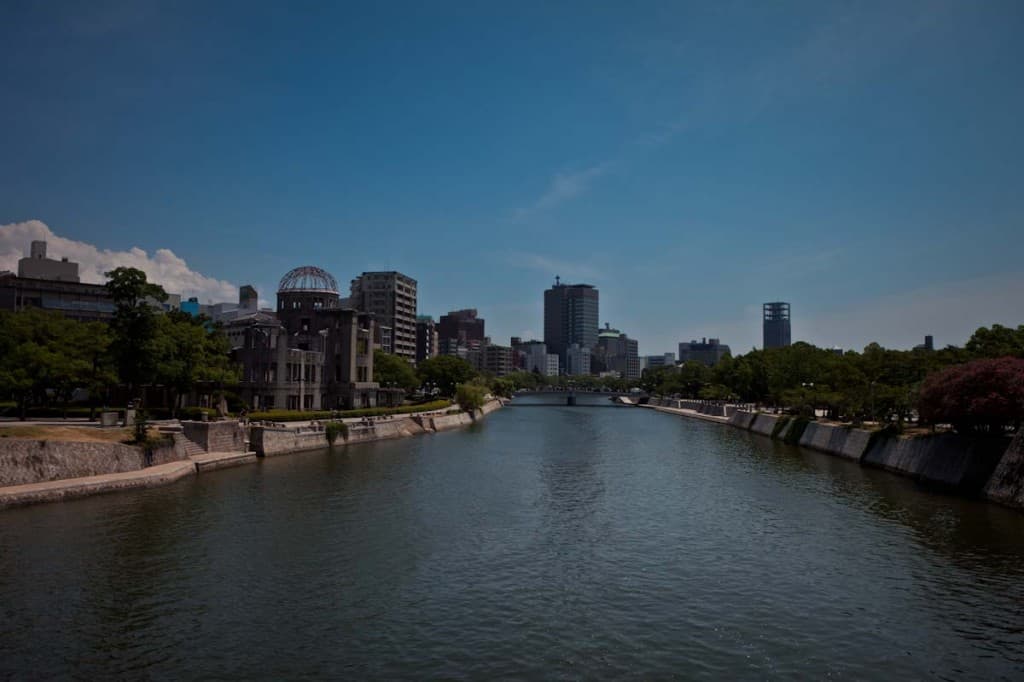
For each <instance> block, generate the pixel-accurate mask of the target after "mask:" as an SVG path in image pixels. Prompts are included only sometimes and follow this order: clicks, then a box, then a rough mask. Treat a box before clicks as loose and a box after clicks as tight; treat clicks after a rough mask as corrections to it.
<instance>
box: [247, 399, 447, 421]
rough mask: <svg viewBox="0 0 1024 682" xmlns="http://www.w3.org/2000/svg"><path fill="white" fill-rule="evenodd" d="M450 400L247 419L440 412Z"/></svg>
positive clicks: (277, 413) (268, 414)
mask: <svg viewBox="0 0 1024 682" xmlns="http://www.w3.org/2000/svg"><path fill="white" fill-rule="evenodd" d="M451 405H452V403H451V401H450V400H434V401H431V402H429V403H420V404H419V405H403V406H402V407H369V408H365V409H361V410H344V411H342V412H338V411H331V410H316V411H308V412H299V411H298V410H267V411H265V412H252V413H250V414H249V419H251V420H253V421H271V422H298V421H309V420H313V419H318V420H319V419H323V420H327V419H345V418H349V417H383V416H386V415H391V414H415V413H416V412H428V411H430V410H441V409H444V408H446V407H451Z"/></svg>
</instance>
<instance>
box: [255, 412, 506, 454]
mask: <svg viewBox="0 0 1024 682" xmlns="http://www.w3.org/2000/svg"><path fill="white" fill-rule="evenodd" d="M501 406H502V403H501V401H500V400H491V401H488V402H487V403H486V404H484V406H483V408H482V409H479V410H476V411H475V412H473V413H472V414H470V413H468V412H451V413H444V414H436V413H432V414H424V415H417V414H408V415H395V416H392V417H376V418H372V419H365V420H352V421H348V422H346V424H345V426H346V432H343V433H339V434H338V436H337V440H336V441H335V442H334V445H335V447H337V446H344V445H354V444H356V443H369V442H373V441H378V440H390V439H393V438H407V437H409V436H417V435H420V434H424V433H435V432H437V431H446V430H448V429H455V428H459V427H462V426H469V425H470V424H472V423H473V422H475V421H477V420H478V419H481V418H483V417H484V416H486V415H488V414H490V413H491V412H493V411H495V410H496V409H498V408H499V407H501ZM328 445H330V443H328V441H327V427H326V426H325V425H312V426H302V427H288V426H253V427H252V428H251V429H250V447H251V448H252V449H253V450H254V451H255V452H256V454H257V455H258V456H260V457H274V456H276V455H286V454H290V453H293V452H302V451H305V450H319V449H321V448H325V447H328Z"/></svg>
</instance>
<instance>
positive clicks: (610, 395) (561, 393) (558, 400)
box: [508, 389, 647, 407]
mask: <svg viewBox="0 0 1024 682" xmlns="http://www.w3.org/2000/svg"><path fill="white" fill-rule="evenodd" d="M537 396H544V397H550V398H551V400H550V401H546V402H543V403H534V402H530V403H517V402H516V401H515V398H520V397H537ZM582 396H587V397H593V398H607V399H608V402H607V403H593V402H579V401H578V400H577V398H578V397H582ZM512 397H513V400H512V401H511V402H509V403H508V407H628V406H629V405H630V404H629V403H625V402H620V401H617V400H616V398H627V399H629V400H631V401H632V404H633V405H635V404H637V402H639V399H640V398H645V397H647V394H646V393H627V392H622V391H585V390H569V389H558V390H554V389H552V390H540V391H517V392H516V393H515V394H514V395H513V396H512Z"/></svg>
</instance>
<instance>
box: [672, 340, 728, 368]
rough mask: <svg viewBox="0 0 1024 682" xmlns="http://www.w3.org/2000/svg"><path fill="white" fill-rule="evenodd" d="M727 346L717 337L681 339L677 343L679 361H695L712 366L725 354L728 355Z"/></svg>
mask: <svg viewBox="0 0 1024 682" xmlns="http://www.w3.org/2000/svg"><path fill="white" fill-rule="evenodd" d="M730 354H731V353H730V350H729V346H728V345H727V344H724V343H722V342H720V341H719V340H718V339H708V338H703V339H701V340H700V341H697V340H696V339H694V340H693V341H683V342H682V343H680V344H679V362H690V361H691V360H692V361H695V362H699V363H702V364H705V365H707V366H708V367H714V366H715V365H716V364H718V362H719V361H720V360H721V359H722V358H724V357H725V356H726V355H730Z"/></svg>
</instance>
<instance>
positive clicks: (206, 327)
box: [150, 311, 239, 416]
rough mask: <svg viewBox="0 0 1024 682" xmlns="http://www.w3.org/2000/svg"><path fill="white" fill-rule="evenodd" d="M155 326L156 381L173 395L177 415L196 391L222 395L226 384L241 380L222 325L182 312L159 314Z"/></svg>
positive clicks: (152, 343)
mask: <svg viewBox="0 0 1024 682" xmlns="http://www.w3.org/2000/svg"><path fill="white" fill-rule="evenodd" d="M154 324H155V334H154V337H153V339H152V341H151V342H150V350H151V353H152V355H153V358H154V367H155V375H154V376H155V381H156V383H159V384H162V385H163V386H165V387H166V388H167V390H168V391H169V392H170V398H171V399H170V404H171V411H172V414H173V415H175V416H176V415H177V410H178V408H179V407H180V406H181V401H182V398H183V397H184V396H186V395H188V394H189V393H191V392H192V391H194V390H197V389H199V388H201V387H202V388H205V389H206V391H207V392H210V393H216V394H219V393H220V392H221V391H223V389H224V386H225V385H226V384H231V383H235V382H237V381H238V379H239V368H238V367H237V365H235V364H234V363H233V362H232V361H231V359H230V356H229V353H230V350H231V349H230V344H229V342H228V339H227V336H226V335H225V334H224V332H223V331H222V330H221V328H220V327H219V325H213V324H211V323H210V321H209V320H208V319H206V318H205V317H192V316H191V315H189V314H187V313H183V312H180V311H171V312H169V313H167V314H166V315H159V316H157V318H156V319H155V321H154Z"/></svg>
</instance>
